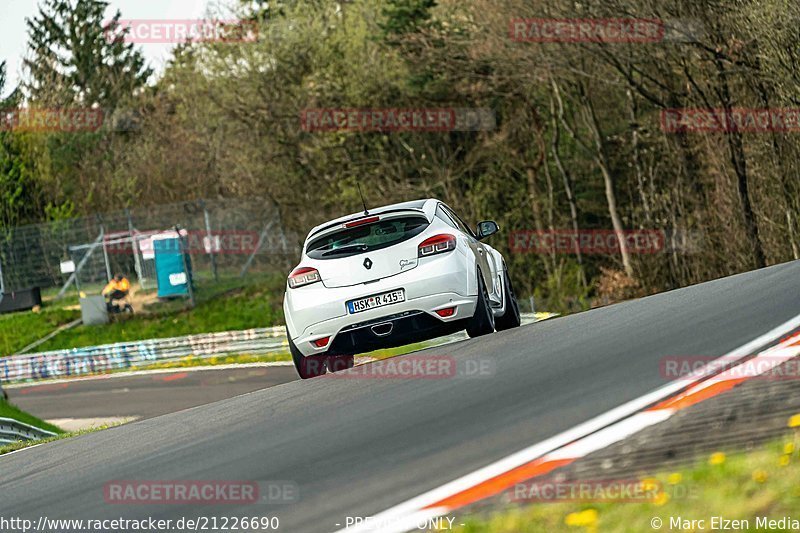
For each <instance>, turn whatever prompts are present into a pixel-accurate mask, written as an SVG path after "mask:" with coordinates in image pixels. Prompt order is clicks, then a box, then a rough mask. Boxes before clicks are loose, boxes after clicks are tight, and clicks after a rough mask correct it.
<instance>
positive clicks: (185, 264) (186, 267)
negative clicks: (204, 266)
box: [175, 226, 196, 307]
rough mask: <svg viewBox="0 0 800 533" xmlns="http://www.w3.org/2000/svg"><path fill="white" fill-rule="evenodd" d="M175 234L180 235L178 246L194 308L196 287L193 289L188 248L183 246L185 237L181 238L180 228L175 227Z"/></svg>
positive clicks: (190, 300) (187, 288)
mask: <svg viewBox="0 0 800 533" xmlns="http://www.w3.org/2000/svg"><path fill="white" fill-rule="evenodd" d="M175 232H176V233H177V234H178V245H179V246H180V249H181V250H180V252H181V261H183V271H184V272H185V273H186V290H187V291H188V292H189V303H190V304H191V306H192V307H194V306H195V303H196V302H195V300H194V287H192V274H191V272H190V270H189V263H188V262H187V261H186V248H185V246H184V245H183V237H182V236H181V228H180V226H175Z"/></svg>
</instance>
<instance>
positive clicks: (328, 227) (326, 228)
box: [306, 207, 430, 241]
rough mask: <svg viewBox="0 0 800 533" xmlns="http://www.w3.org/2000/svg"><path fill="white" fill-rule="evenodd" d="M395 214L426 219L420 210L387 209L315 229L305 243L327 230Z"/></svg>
mask: <svg viewBox="0 0 800 533" xmlns="http://www.w3.org/2000/svg"><path fill="white" fill-rule="evenodd" d="M397 213H407V214H413V215H422V216H423V217H425V218H426V219H427V218H428V217H427V215H426V214H425V211H423V210H422V209H413V208H408V207H407V208H405V209H389V210H388V211H381V212H380V213H374V214H372V213H370V214H368V215H365V214H361V215H358V216H354V217H352V218H349V219H347V220H342V221H339V222H335V223H333V224H328V225H327V226H322V227H321V228H319V229H317V231H315V232H313V233H309V234H308V237H306V241H308V240H310V239H311V237H314V236H316V235H320V234H322V233H326V232H327V231H328V230H330V229H333V228H340V227H348V226H347V225H348V224H352V223H353V222H359V221H361V220H365V219H369V218H372V217H379V218H383V216H384V215H393V214H397ZM370 222H372V221H370ZM429 222H430V221H429ZM363 223H364V224H368V223H369V222H363ZM357 225H359V224H354V225H353V226H349V227H354V226H357Z"/></svg>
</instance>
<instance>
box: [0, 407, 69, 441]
mask: <svg viewBox="0 0 800 533" xmlns="http://www.w3.org/2000/svg"><path fill="white" fill-rule="evenodd" d="M0 418H13V419H14V420H16V421H18V422H24V423H26V424H30V425H31V426H36V427H38V428H40V429H46V430H47V431H52V432H53V433H59V434H61V433H64V431H63V430H61V429H60V428H58V427H56V426H54V425H52V424H48V423H47V422H45V421H44V420H40V419H38V418H36V417H35V416H33V415H31V414H28V413H26V412H25V411H23V410H22V409H20V408H19V407H17V406H16V405H14V404H11V403H8V402H6V401H5V400H3V399H0Z"/></svg>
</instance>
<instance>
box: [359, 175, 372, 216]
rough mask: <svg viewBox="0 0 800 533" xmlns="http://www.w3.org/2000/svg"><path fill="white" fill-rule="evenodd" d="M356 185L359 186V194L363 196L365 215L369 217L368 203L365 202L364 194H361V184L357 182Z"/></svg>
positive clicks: (362, 203) (362, 202)
mask: <svg viewBox="0 0 800 533" xmlns="http://www.w3.org/2000/svg"><path fill="white" fill-rule="evenodd" d="M356 185H357V186H358V194H359V196H361V205H363V206H364V214H365V215H369V211H368V210H367V202H366V201H365V200H364V193H362V192H361V183H359V181H358V180H356Z"/></svg>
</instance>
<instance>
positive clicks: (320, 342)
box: [311, 337, 331, 348]
mask: <svg viewBox="0 0 800 533" xmlns="http://www.w3.org/2000/svg"><path fill="white" fill-rule="evenodd" d="M329 340H331V338H330V337H322V338H321V339H317V340H315V341H311V344H313V345H314V346H316V347H317V348H324V347H326V346H327V345H328V341H329Z"/></svg>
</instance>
